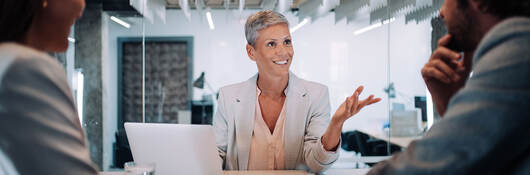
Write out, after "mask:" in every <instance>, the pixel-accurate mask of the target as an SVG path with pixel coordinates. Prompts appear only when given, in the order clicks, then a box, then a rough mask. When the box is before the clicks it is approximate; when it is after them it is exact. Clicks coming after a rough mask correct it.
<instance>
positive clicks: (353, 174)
mask: <svg viewBox="0 0 530 175" xmlns="http://www.w3.org/2000/svg"><path fill="white" fill-rule="evenodd" d="M368 171H369V169H329V170H327V171H326V172H324V173H323V174H324V175H364V174H366V173H367V172H368ZM99 174H100V175H125V172H100V173H99ZM223 175H314V174H313V173H308V172H306V171H299V170H287V171H223Z"/></svg>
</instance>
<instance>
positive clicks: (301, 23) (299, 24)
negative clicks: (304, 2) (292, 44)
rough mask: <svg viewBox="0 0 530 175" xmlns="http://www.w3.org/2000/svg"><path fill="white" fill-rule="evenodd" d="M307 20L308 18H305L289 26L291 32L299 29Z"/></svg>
mask: <svg viewBox="0 0 530 175" xmlns="http://www.w3.org/2000/svg"><path fill="white" fill-rule="evenodd" d="M308 22H309V18H305V19H304V20H303V21H302V22H300V23H298V24H297V25H296V26H294V27H293V28H291V33H294V32H295V31H296V30H298V29H300V28H301V27H302V26H304V25H306V24H307V23H308Z"/></svg>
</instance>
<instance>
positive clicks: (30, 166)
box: [0, 44, 97, 175]
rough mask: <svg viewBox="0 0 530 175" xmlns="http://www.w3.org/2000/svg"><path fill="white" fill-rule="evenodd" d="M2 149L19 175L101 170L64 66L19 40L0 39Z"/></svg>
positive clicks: (66, 174)
mask: <svg viewBox="0 0 530 175" xmlns="http://www.w3.org/2000/svg"><path fill="white" fill-rule="evenodd" d="M0 149H1V150H2V151H3V152H4V153H5V154H6V155H7V156H8V157H9V159H11V161H12V163H13V164H14V166H15V168H16V170H17V171H18V173H19V174H21V175H26V174H27V175H36V174H39V175H40V174H54V175H73V174H75V175H88V174H97V170H96V168H95V167H94V166H93V164H92V161H91V160H90V155H89V153H88V145H87V143H86V142H85V134H84V133H83V130H82V128H81V125H80V122H79V118H78V117H77V110H76V108H75V104H74V101H73V99H72V93H71V90H70V87H69V86H68V83H67V81H66V73H65V72H64V69H63V68H62V66H61V65H60V64H59V63H58V62H57V60H55V59H54V58H51V57H49V56H48V55H46V54H45V53H42V52H39V51H36V50H33V49H31V48H28V47H25V46H21V45H17V44H0Z"/></svg>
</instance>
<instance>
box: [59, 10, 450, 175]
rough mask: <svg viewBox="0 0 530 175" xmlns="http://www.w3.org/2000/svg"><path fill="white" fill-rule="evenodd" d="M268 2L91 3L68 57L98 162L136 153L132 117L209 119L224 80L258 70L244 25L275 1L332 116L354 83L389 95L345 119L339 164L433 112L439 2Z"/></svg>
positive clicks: (377, 151)
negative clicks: (425, 70)
mask: <svg viewBox="0 0 530 175" xmlns="http://www.w3.org/2000/svg"><path fill="white" fill-rule="evenodd" d="M240 2H244V5H241V4H240ZM271 2H273V3H269V2H268V1H261V0H247V1H238V2H232V1H209V0H196V1H178V2H177V1H176V0H167V1H166V0H149V1H146V0H131V1H130V3H129V2H127V3H125V4H121V5H120V6H117V5H116V4H114V5H109V4H108V3H106V2H105V1H103V2H90V1H89V2H88V6H87V9H86V11H85V13H84V16H83V18H82V19H80V20H79V21H78V22H77V23H76V26H75V29H74V31H75V32H73V34H72V36H71V38H72V43H71V50H69V51H68V52H67V53H66V54H67V55H69V56H67V60H68V61H67V65H66V67H67V74H68V78H69V80H71V86H72V88H73V91H74V96H75V97H76V102H77V105H78V109H79V114H80V119H81V121H82V123H83V127H84V128H85V131H86V132H87V137H88V138H87V139H88V141H89V143H90V151H91V154H92V155H91V157H92V159H93V161H94V162H95V163H96V164H97V165H98V166H99V168H100V169H101V170H105V171H107V170H112V169H116V168H118V169H119V168H121V167H123V163H124V162H126V161H130V160H131V159H132V157H131V154H130V150H129V145H128V143H127V137H126V134H125V131H124V129H123V124H124V123H125V122H147V123H181V124H211V123H212V117H213V114H214V113H215V110H216V107H217V97H218V92H219V88H221V87H224V86H227V85H230V84H234V83H238V82H243V81H246V80H248V79H249V78H250V77H252V76H253V75H255V74H256V73H257V68H256V63H255V62H254V61H252V60H251V59H249V57H248V55H247V52H246V43H247V42H246V39H245V32H244V24H245V22H246V19H247V17H248V16H250V15H252V14H254V13H256V12H258V11H260V10H267V9H272V10H275V11H278V12H281V13H282V14H284V15H285V17H286V18H287V20H288V21H289V27H290V32H291V36H292V41H293V49H294V56H293V62H292V64H291V68H290V70H291V72H292V73H293V74H295V75H296V76H298V77H299V78H302V79H305V80H309V81H313V82H317V83H320V84H323V85H325V86H327V88H328V89H329V101H330V106H331V114H330V115H331V116H332V115H333V114H334V112H335V111H336V110H337V108H338V107H339V106H340V104H341V103H342V102H343V101H344V100H345V98H346V97H348V96H351V95H352V94H353V92H354V91H355V89H356V88H357V87H358V86H361V85H362V86H364V91H363V93H362V95H361V96H360V98H362V99H364V98H366V97H368V95H370V94H374V95H375V97H380V98H382V101H381V102H379V103H376V104H373V105H370V106H367V107H365V108H364V109H363V110H362V111H361V112H359V113H358V114H356V115H355V116H354V117H352V118H351V119H349V120H348V121H347V122H346V123H345V124H344V126H343V145H342V147H341V151H342V152H343V153H342V154H341V158H340V159H339V162H338V163H336V165H335V166H337V167H346V168H352V167H353V168H363V167H368V166H369V165H371V164H370V163H373V162H369V161H365V160H364V159H362V158H363V157H367V156H388V155H390V153H391V152H393V151H400V150H401V149H402V148H405V147H406V146H407V145H408V143H410V142H411V141H412V140H414V139H417V138H420V137H421V135H422V134H423V132H424V131H425V130H426V128H427V126H429V125H430V124H431V123H432V122H433V121H434V118H435V117H433V116H434V112H433V111H434V110H433V109H432V103H431V101H430V97H429V94H428V92H427V89H426V87H425V84H424V82H423V79H422V77H421V73H420V70H421V68H422V67H423V65H424V64H425V63H426V62H427V60H428V58H429V56H430V54H431V52H432V44H431V43H433V39H434V40H436V38H433V37H435V35H434V34H433V30H434V31H435V32H436V31H439V30H443V26H441V27H440V26H438V27H435V28H433V27H432V26H431V22H432V19H433V18H434V17H436V16H437V14H438V9H439V8H440V6H441V2H443V1H441V0H425V1H423V0H403V1H390V0H388V1H387V0H360V1H339V0H323V1H320V0H319V1H304V0H294V1H292V2H291V3H289V2H284V1H271ZM240 7H243V8H240ZM436 36H439V35H436ZM434 43H435V42H434ZM355 138H360V140H362V141H361V142H359V141H354V140H355Z"/></svg>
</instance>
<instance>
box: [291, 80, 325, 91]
mask: <svg viewBox="0 0 530 175" xmlns="http://www.w3.org/2000/svg"><path fill="white" fill-rule="evenodd" d="M295 78H296V79H297V80H296V86H300V87H302V88H304V89H306V90H307V91H308V92H323V91H327V90H328V86H326V85H324V84H322V83H319V82H315V81H310V80H305V79H302V78H298V77H295Z"/></svg>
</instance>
